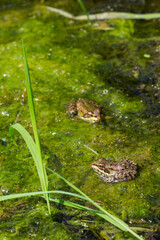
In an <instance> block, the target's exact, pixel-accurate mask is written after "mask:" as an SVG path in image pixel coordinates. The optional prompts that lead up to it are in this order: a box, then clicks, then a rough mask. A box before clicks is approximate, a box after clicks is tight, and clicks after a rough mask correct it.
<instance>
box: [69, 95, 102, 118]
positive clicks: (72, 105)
mask: <svg viewBox="0 0 160 240" xmlns="http://www.w3.org/2000/svg"><path fill="white" fill-rule="evenodd" d="M67 112H68V115H69V116H70V117H75V116H77V117H79V118H81V119H82V120H84V121H88V122H100V121H102V120H103V114H104V113H103V109H102V107H101V106H100V105H99V104H98V103H95V102H93V101H91V100H88V99H84V98H79V99H78V100H77V101H76V100H75V99H71V100H70V101H69V103H68V104H67Z"/></svg>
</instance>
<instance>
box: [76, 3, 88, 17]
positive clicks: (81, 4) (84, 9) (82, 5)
mask: <svg viewBox="0 0 160 240" xmlns="http://www.w3.org/2000/svg"><path fill="white" fill-rule="evenodd" d="M77 1H78V3H79V5H80V6H81V8H82V10H83V11H84V13H85V14H86V16H87V19H88V22H90V19H89V14H88V12H87V9H86V7H85V5H84V3H83V1H82V0H77Z"/></svg>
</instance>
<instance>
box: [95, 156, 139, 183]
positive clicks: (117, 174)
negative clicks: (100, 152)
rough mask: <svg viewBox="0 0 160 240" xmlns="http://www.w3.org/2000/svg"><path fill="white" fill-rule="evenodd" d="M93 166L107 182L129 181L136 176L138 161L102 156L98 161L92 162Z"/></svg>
mask: <svg viewBox="0 0 160 240" xmlns="http://www.w3.org/2000/svg"><path fill="white" fill-rule="evenodd" d="M91 166H92V168H93V169H94V170H95V171H96V172H97V173H98V174H99V177H100V178H101V179H102V180H103V181H105V182H110V183H114V182H122V181H129V180H132V179H134V178H135V177H136V174H137V167H138V166H137V163H135V162H132V161H130V160H126V159H122V160H120V161H118V162H116V161H111V160H106V159H105V158H100V159H99V160H98V162H97V163H92V165H91Z"/></svg>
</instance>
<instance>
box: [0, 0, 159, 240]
mask: <svg viewBox="0 0 160 240" xmlns="http://www.w3.org/2000/svg"><path fill="white" fill-rule="evenodd" d="M135 2H136V1H135ZM151 2H152V3H146V2H145V1H137V3H134V1H130V2H129V1H126V4H124V3H123V4H122V1H117V3H116V4H113V3H112V1H107V3H106V1H105V4H104V2H103V1H99V2H98V1H97V2H96V3H95V2H92V1H90V2H88V3H86V7H87V9H91V10H90V13H95V12H102V11H104V10H105V11H110V10H111V11H123V12H129V11H130V12H137V13H144V12H157V8H158V1H151ZM46 6H52V7H55V8H59V9H63V10H66V11H68V12H70V13H72V14H73V13H74V14H75V15H79V14H82V11H81V9H80V7H79V5H78V3H75V2H73V1H64V2H62V1H57V2H55V3H54V4H53V3H52V1H50V2H49V1H47V2H45V3H44V5H40V4H39V2H38V1H35V2H34V3H32V2H30V1H17V2H15V1H13V2H12V1H2V2H1V4H0V11H1V14H0V25H1V38H0V52H1V56H0V57H1V67H0V85H1V89H0V104H1V110H0V113H1V114H0V126H1V144H0V169H1V174H0V180H1V181H0V186H1V195H7V194H13V193H20V192H31V191H39V190H40V183H39V179H38V176H37V172H36V169H35V166H34V162H33V160H32V158H31V156H30V153H29V151H28V149H27V147H26V145H25V143H24V141H23V140H22V138H21V136H20V135H19V134H16V141H17V144H18V147H16V146H15V145H14V144H13V142H12V140H11V138H10V135H9V126H10V125H12V124H14V123H15V122H19V123H21V124H22V125H23V126H24V127H25V128H26V129H27V130H28V131H29V132H30V133H31V134H32V126H31V122H30V114H29V109H28V103H27V100H26V98H25V97H23V96H24V95H25V92H24V88H25V74H24V63H23V55H22V46H21V39H23V40H24V43H25V47H26V53H27V59H28V64H29V70H30V75H31V81H32V87H33V92H34V101H35V106H36V112H37V121H38V128H39V134H40V141H41V145H42V151H43V157H44V162H45V163H46V165H47V166H48V167H50V168H51V169H53V170H55V171H57V172H58V173H59V174H61V175H63V176H64V177H65V178H66V179H68V180H69V181H71V182H72V183H73V184H75V185H76V186H77V187H79V188H80V189H81V190H82V191H83V192H85V193H86V194H87V195H88V196H90V197H91V198H92V199H93V200H94V201H97V202H98V203H99V204H100V205H101V206H102V207H104V208H105V209H107V210H109V211H110V212H111V213H113V214H115V215H116V216H118V217H120V218H121V219H123V220H124V221H126V222H127V223H128V224H129V225H130V226H131V227H135V228H137V229H139V230H141V231H139V232H138V234H140V235H141V236H143V237H144V239H148V235H149V234H151V233H152V232H154V231H155V230H156V229H158V225H159V213H160V209H159V200H160V191H159V183H160V165H159V164H160V148H159V143H160V137H159V134H160V128H159V127H160V121H159V120H160V73H159V70H160V29H159V24H160V19H152V20H130V19H128V20H125V19H113V20H105V21H103V22H101V23H100V22H98V21H94V22H93V23H92V24H88V23H87V21H74V20H71V19H68V18H65V17H63V16H62V15H60V14H56V13H54V12H52V11H51V10H49V9H48V8H47V7H46ZM72 98H75V99H76V100H77V99H78V98H87V99H90V100H93V101H95V102H97V103H99V104H100V105H101V106H102V107H103V108H104V109H105V110H106V112H107V115H108V116H110V117H111V118H110V119H108V120H106V121H105V122H104V123H88V122H84V121H82V120H80V119H77V118H70V117H69V116H68V114H67V113H66V105H67V103H68V102H69V100H70V99H72ZM85 146H88V147H89V148H91V149H93V150H94V151H96V152H97V153H98V156H97V155H96V154H94V153H93V151H91V150H89V149H88V148H86V147H85ZM100 157H104V158H106V159H108V160H114V161H118V160H120V159H123V158H126V159H129V160H131V161H134V162H135V163H137V164H138V175H137V177H136V178H135V179H134V180H132V181H128V182H121V183H115V184H113V183H106V182H103V181H102V180H101V179H100V178H98V176H97V175H96V174H95V172H94V171H93V169H91V163H93V162H94V161H95V160H96V159H98V158H100ZM48 177H49V186H50V189H52V190H54V189H60V190H65V191H70V190H71V189H70V188H69V187H68V186H66V184H65V183H64V182H62V181H61V180H60V179H58V178H55V177H54V176H53V175H52V174H49V176H48ZM58 197H60V198H61V196H58ZM63 198H64V199H67V200H70V201H72V200H73V199H72V198H69V197H64V196H63ZM77 202H78V201H77ZM78 203H80V202H78ZM81 203H83V204H85V203H84V202H83V201H82V202H81ZM86 206H88V205H87V204H86ZM0 215H1V219H0V239H7V240H8V239H13V238H14V239H47V240H48V239H53V236H54V239H63V240H64V239H67V240H68V239H116V240H119V239H130V240H131V239H135V238H134V237H132V236H131V235H130V234H128V233H125V234H124V233H123V232H121V231H120V230H117V228H115V227H113V226H111V225H110V224H108V223H106V222H105V221H103V220H102V219H100V218H98V217H97V216H93V215H91V214H90V213H88V212H84V211H83V212H80V211H78V210H74V209H72V208H67V207H63V206H59V205H55V204H52V218H51V217H50V216H49V215H48V212H47V206H46V203H45V201H44V200H43V199H42V198H41V197H30V198H25V199H17V200H12V201H6V202H2V203H1V210H0ZM156 234H157V233H155V235H156ZM155 235H154V236H155ZM155 239H158V238H155Z"/></svg>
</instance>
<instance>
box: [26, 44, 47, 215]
mask: <svg viewBox="0 0 160 240" xmlns="http://www.w3.org/2000/svg"><path fill="white" fill-rule="evenodd" d="M22 49H23V56H24V66H25V76H26V85H27V95H28V104H29V110H30V115H31V122H32V127H33V133H34V138H35V143H36V148H37V150H36V152H37V154H38V161H39V163H38V164H37V171H38V174H39V177H40V182H41V187H42V190H43V191H47V190H48V179H47V174H46V170H45V167H44V164H43V160H42V153H41V146H40V141H39V135H38V128H37V121H36V112H35V106H34V101H33V94H32V87H31V81H30V74H29V68H28V62H27V58H26V53H25V47H24V43H23V41H22ZM45 199H46V201H47V206H48V211H49V213H51V210H50V203H49V196H48V194H45Z"/></svg>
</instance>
